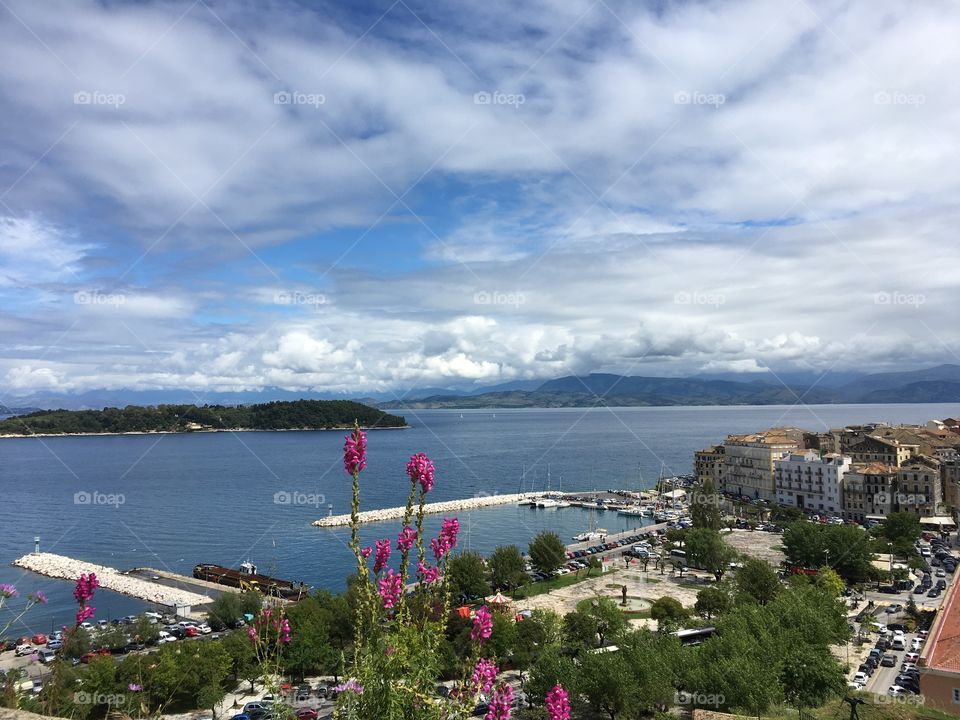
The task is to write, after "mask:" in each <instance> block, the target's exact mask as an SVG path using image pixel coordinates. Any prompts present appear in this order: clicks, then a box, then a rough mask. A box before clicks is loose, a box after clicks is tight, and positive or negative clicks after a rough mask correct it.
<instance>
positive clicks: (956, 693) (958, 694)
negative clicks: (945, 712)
mask: <svg viewBox="0 0 960 720" xmlns="http://www.w3.org/2000/svg"><path fill="white" fill-rule="evenodd" d="M953 701H954V702H955V703H960V688H954V689H953Z"/></svg>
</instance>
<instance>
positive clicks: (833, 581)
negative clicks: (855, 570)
mask: <svg viewBox="0 0 960 720" xmlns="http://www.w3.org/2000/svg"><path fill="white" fill-rule="evenodd" d="M817 585H818V586H819V587H821V588H823V589H824V590H825V591H826V592H828V593H829V594H830V595H831V596H833V597H840V596H841V595H842V594H843V591H844V590H846V589H847V585H846V583H844V582H843V579H842V578H841V577H840V576H839V575H838V574H837V571H836V570H834V569H833V568H831V567H826V566H825V567H822V568H820V572H819V573H818V574H817Z"/></svg>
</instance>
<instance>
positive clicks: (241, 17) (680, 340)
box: [0, 0, 960, 401]
mask: <svg viewBox="0 0 960 720" xmlns="http://www.w3.org/2000/svg"><path fill="white" fill-rule="evenodd" d="M958 33H960V8H958V6H956V5H955V4H953V3H946V2H944V3H939V2H933V3H924V4H922V5H917V4H914V3H909V2H906V1H903V2H896V1H894V0H876V1H875V0H860V1H857V0H849V1H845V2H840V1H833V0H823V1H821V2H814V1H812V0H801V1H800V2H798V3H793V4H789V5H784V4H780V3H767V2H758V1H757V2H753V1H749V0H748V1H743V2H723V3H719V2H718V3H713V2H687V3H653V2H650V3H634V2H631V3H627V2H616V1H615V0H594V1H593V2H590V1H580V0H565V1H563V2H561V1H560V0H536V1H534V2H524V3H515V2H508V1H507V0H491V1H489V2H484V3H473V2H454V3H449V4H442V5H439V6H438V5H437V4H435V3H419V4H418V3H414V2H407V1H406V0H396V2H382V3H380V2H368V3H363V4H356V3H342V4H320V3H296V2H275V3H271V4H270V5H269V8H266V7H264V6H263V5H262V4H260V3H252V2H250V3H247V2H241V3H218V2H212V1H211V0H196V2H190V1H184V2H180V1H173V2H137V3H122V2H121V3H109V4H102V3H97V2H85V1H84V0H79V1H77V2H72V1H71V2H66V1H63V2H56V1H54V2H51V3H43V4H37V3H33V2H29V1H27V0H5V2H4V3H3V6H2V7H0V46H2V47H3V48H4V51H5V52H4V55H5V60H6V62H5V68H4V71H3V73H2V76H0V101H2V103H3V107H4V112H3V113H2V114H0V146H2V153H0V401H13V400H14V399H15V398H17V397H29V396H31V395H33V394H35V393H65V394H69V393H77V392H82V391H86V390H91V389H101V388H103V389H111V390H118V389H124V388H127V389H139V390H152V389H164V388H170V389H172V388H176V389H193V390H219V391H232V390H256V389H261V388H268V387H280V388H284V389H287V390H302V391H307V390H313V391H338V392H348V393H352V392H362V391H364V390H378V391H390V390H396V391H403V390H405V389H407V388H410V387H418V386H419V387H424V386H452V385H458V386H463V385H470V384H489V383H496V382H503V381H509V380H516V379H532V378H550V377H556V376H560V375H565V374H571V373H585V372H592V371H597V372H601V371H602V372H623V373H629V374H648V375H684V374H693V373H698V372H711V371H737V372H743V373H745V374H746V376H749V374H750V373H752V372H756V371H758V370H761V369H763V368H772V369H774V370H776V371H781V370H783V371H786V370H804V369H807V370H816V371H820V372H824V371H830V370H835V369H842V370H851V369H854V370H867V371H871V370H889V369H905V368H912V367H917V366H922V365H931V364H935V363H940V362H960V359H958V351H960V337H958V335H960V332H958V327H960V325H958V323H956V313H955V308H956V298H957V296H958V284H960V281H958V277H960V276H958V274H957V273H956V272H955V270H954V269H955V268H956V267H957V263H958V260H960V243H957V241H956V231H955V228H956V226H957V222H956V221H957V215H958V213H957V200H956V199H957V197H960V194H958V192H957V191H958V184H960V183H958V180H960V170H958V168H960V163H958V157H957V155H958V146H957V137H956V127H958V126H960V89H958V87H957V86H956V83H955V82H954V77H955V72H954V70H955V68H956V67H957V64H958V61H960V50H958V48H957V43H956V42H955V39H956V37H957V36H958Z"/></svg>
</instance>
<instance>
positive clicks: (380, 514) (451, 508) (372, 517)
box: [313, 493, 544, 528]
mask: <svg viewBox="0 0 960 720" xmlns="http://www.w3.org/2000/svg"><path fill="white" fill-rule="evenodd" d="M543 495H544V493H512V494H506V495H478V496H477V497H472V498H465V499H463V500H447V501H445V502H435V503H427V504H426V505H424V506H423V512H424V513H425V514H427V515H436V514H439V513H455V512H461V511H463V510H476V509H478V508H485V507H492V506H494V505H509V504H510V503H517V502H520V501H521V500H525V499H527V498H532V497H542V496H543ZM405 510H406V508H405V507H393V508H383V509H382V510H364V511H363V512H361V513H360V522H361V524H362V523H371V522H384V521H387V520H400V519H401V518H403V513H404V511H405ZM349 524H350V515H330V516H329V517H325V518H322V519H320V520H316V521H314V523H313V525H314V526H315V527H322V528H329V527H343V526H345V525H349Z"/></svg>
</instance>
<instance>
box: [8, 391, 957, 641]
mask: <svg viewBox="0 0 960 720" xmlns="http://www.w3.org/2000/svg"><path fill="white" fill-rule="evenodd" d="M396 412H397V413H398V414H403V415H404V416H405V417H406V419H407V422H408V423H409V425H410V427H409V428H407V429H396V430H374V431H371V432H369V433H368V456H367V468H366V470H364V472H363V473H362V475H361V483H362V509H375V508H384V507H393V506H399V505H403V504H404V503H405V500H406V493H407V491H408V489H409V481H408V478H407V476H406V474H405V467H406V462H407V460H408V458H409V457H410V455H412V454H413V453H416V452H425V453H427V455H429V456H430V457H431V458H432V459H433V461H434V463H435V464H436V468H437V473H436V476H437V480H436V487H435V488H434V490H433V492H432V493H431V498H430V499H431V500H432V501H439V500H455V499H460V498H469V497H474V496H476V495H480V494H489V493H515V492H519V491H521V490H524V491H531V490H534V491H541V490H547V489H551V490H561V489H562V490H564V491H575V490H584V491H587V490H595V489H596V490H607V489H617V488H625V489H630V490H639V489H644V488H649V487H652V486H653V485H654V484H655V483H656V481H657V478H658V477H659V476H660V475H661V473H664V474H666V475H680V474H687V473H690V472H692V466H693V453H694V451H695V450H697V449H699V448H702V447H706V446H708V445H710V444H712V443H716V442H720V441H722V440H723V439H724V437H725V436H726V435H727V434H729V433H745V432H751V431H757V430H762V429H765V428H768V427H771V426H775V425H789V426H795V427H801V428H805V429H809V430H813V431H820V430H824V429H827V428H830V427H838V426H842V425H844V424H851V423H862V422H868V421H886V422H890V423H900V422H908V423H923V422H926V421H927V420H929V419H931V418H943V417H948V416H953V417H956V416H957V415H958V413H960V407H958V406H957V405H956V404H941V405H937V404H923V405H910V404H898V405H823V406H805V405H796V406H761V407H752V406H736V407H730V406H722V407H717V406H710V407H646V408H592V409H583V408H556V409H513V410H464V411H462V412H461V411H459V410H406V411H396ZM344 434H345V433H344V432H343V431H316V432H221V433H191V434H163V435H121V436H86V437H49V438H22V439H21V438H16V439H3V440H0V490H2V495H0V497H2V499H3V502H2V503H0V583H13V584H15V585H16V586H17V588H18V590H19V591H20V593H21V596H20V598H17V599H14V600H11V601H9V602H8V604H7V605H6V607H4V608H3V609H0V631H2V630H3V628H4V626H5V625H7V624H8V623H9V622H11V621H14V619H15V618H16V616H17V614H18V613H19V611H20V610H22V609H23V603H24V602H25V600H24V597H25V596H26V594H27V593H28V592H31V591H35V590H43V591H44V592H45V594H46V595H47V597H48V600H49V602H48V604H47V605H45V606H36V607H33V608H31V610H30V611H29V612H28V613H26V614H25V615H24V616H23V617H22V618H20V619H19V620H15V621H14V622H13V624H12V625H11V627H9V628H8V629H7V631H6V635H7V636H20V635H24V634H28V633H31V634H32V633H34V632H48V631H50V630H51V629H52V628H53V627H58V626H60V625H63V624H67V623H71V622H72V617H73V613H74V610H75V607H74V605H73V599H72V596H71V592H72V585H71V583H69V582H66V581H59V580H51V579H47V578H42V577H40V576H37V575H34V574H32V573H28V572H24V571H21V570H20V569H18V568H14V567H12V566H11V565H10V563H11V562H12V561H13V560H14V559H16V558H17V557H20V556H22V555H24V554H26V553H28V552H31V551H32V550H33V548H34V544H35V538H37V537H39V545H40V549H41V550H42V551H45V552H54V553H59V554H62V555H68V556H71V557H75V558H78V559H81V560H86V561H90V562H95V563H100V564H104V565H109V566H112V567H116V568H119V569H123V570H126V569H130V568H134V567H153V568H159V569H164V570H168V571H172V572H177V573H182V574H185V575H190V574H191V573H192V569H193V566H194V565H195V564H197V563H201V562H203V563H216V564H220V565H225V566H229V567H236V566H238V565H239V564H240V563H241V562H244V561H246V560H249V561H251V562H253V563H254V564H256V565H257V566H258V568H259V570H260V572H262V573H267V574H270V575H274V576H277V577H282V578H286V579H290V580H297V581H303V582H306V583H307V584H308V585H311V586H314V587H318V588H326V589H329V590H330V591H333V592H338V591H340V590H342V589H343V588H344V586H345V578H346V576H347V575H348V574H349V573H350V572H351V570H352V567H353V556H352V555H351V553H350V551H349V549H348V546H347V542H348V540H349V529H348V528H336V529H322V528H316V527H313V526H312V525H311V522H312V521H313V520H316V519H319V518H321V517H324V516H326V515H327V514H329V513H333V514H341V513H347V512H349V510H350V477H349V476H348V475H347V474H346V473H345V472H344V469H343V461H342V447H343V438H344ZM459 518H460V526H461V534H460V543H459V547H460V548H461V549H469V550H474V551H478V552H481V553H489V552H491V551H492V550H493V549H494V548H495V547H496V546H498V545H502V544H510V543H515V544H517V545H519V546H520V547H521V548H524V549H525V548H526V546H527V544H528V543H529V541H530V540H531V539H532V538H533V537H534V536H535V535H536V534H537V533H538V532H540V531H541V530H552V531H555V532H557V533H559V534H560V535H561V537H563V538H564V539H565V540H567V541H570V540H571V538H572V536H573V535H574V534H576V533H579V532H583V531H584V530H587V529H588V528H589V527H591V526H596V527H604V528H606V529H607V530H609V531H611V532H616V531H618V530H626V529H629V528H631V527H637V526H639V520H640V519H639V518H630V517H627V516H623V515H618V514H616V513H613V512H602V511H588V510H584V509H580V508H561V509H540V510H537V509H531V508H530V507H528V506H516V505H503V506H496V507H490V508H485V509H479V510H474V511H470V512H464V513H460V514H459ZM441 521H442V517H441V516H429V517H428V518H427V520H426V522H425V526H426V528H427V530H428V532H430V533H431V534H435V533H436V532H437V530H438V529H439V526H440V523H441ZM399 529H400V524H399V522H385V523H375V524H370V525H367V526H365V527H364V528H363V531H362V537H363V542H364V544H372V543H373V541H374V540H375V539H377V538H381V537H388V538H394V539H395V538H396V536H397V533H398V531H399ZM93 604H94V606H95V607H96V608H97V619H100V618H105V619H111V618H114V617H119V616H123V615H127V614H131V613H137V612H140V611H142V610H144V609H147V607H148V606H147V605H146V604H145V603H144V602H142V601H139V600H136V599H133V598H127V597H124V596H121V595H118V594H115V593H111V592H108V591H102V590H101V591H99V592H98V594H97V598H96V599H95V601H94V603H93Z"/></svg>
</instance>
